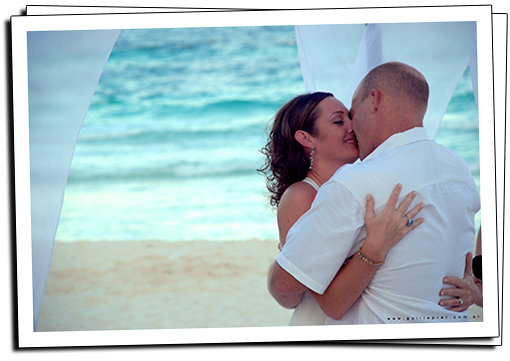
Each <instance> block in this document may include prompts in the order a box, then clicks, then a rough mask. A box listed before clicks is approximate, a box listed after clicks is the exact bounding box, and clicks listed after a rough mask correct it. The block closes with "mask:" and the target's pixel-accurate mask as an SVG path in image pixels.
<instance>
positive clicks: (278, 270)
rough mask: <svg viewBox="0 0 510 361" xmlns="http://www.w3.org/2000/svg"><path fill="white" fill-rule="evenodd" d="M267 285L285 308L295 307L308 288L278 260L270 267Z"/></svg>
mask: <svg viewBox="0 0 510 361" xmlns="http://www.w3.org/2000/svg"><path fill="white" fill-rule="evenodd" d="M267 286H268V289H269V293H271V296H273V298H274V299H275V300H276V302H278V303H279V304H280V305H281V306H283V307H285V308H295V307H296V306H297V305H298V304H299V302H301V299H302V298H303V294H304V292H305V291H306V289H307V288H306V286H304V285H303V284H302V283H300V282H299V281H298V280H296V279H295V278H294V277H293V276H292V275H291V274H290V273H288V272H287V271H285V270H284V269H283V268H282V267H281V266H280V265H279V264H278V262H276V261H275V262H274V263H273V265H272V266H271V268H270V269H269V275H268V279H267Z"/></svg>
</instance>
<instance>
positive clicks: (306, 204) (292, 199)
mask: <svg viewBox="0 0 510 361" xmlns="http://www.w3.org/2000/svg"><path fill="white" fill-rule="evenodd" d="M316 194H317V191H316V190H315V189H314V188H313V187H312V186H311V185H310V184H308V183H305V182H296V183H294V184H292V185H291V186H290V187H289V188H287V190H286V191H285V192H284V193H283V195H282V198H281V200H280V205H279V207H278V208H280V207H282V206H283V207H284V208H287V207H289V208H295V207H298V208H306V210H308V209H309V208H310V206H311V205H312V202H313V199H314V198H315V195H316Z"/></svg>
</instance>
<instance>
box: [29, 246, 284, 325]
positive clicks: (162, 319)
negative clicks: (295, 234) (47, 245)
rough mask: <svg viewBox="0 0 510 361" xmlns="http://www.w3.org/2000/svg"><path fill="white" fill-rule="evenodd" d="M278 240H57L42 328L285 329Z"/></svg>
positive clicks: (41, 322) (44, 305) (45, 299)
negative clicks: (273, 277)
mask: <svg viewBox="0 0 510 361" xmlns="http://www.w3.org/2000/svg"><path fill="white" fill-rule="evenodd" d="M277 255H278V249H277V243H276V241H258V240H253V241H245V242H207V241H193V242H163V241H132V242H124V241H122V242H120V241H119V242H115V241H109V242H106V241H104V242H72V243H63V242H55V248H54V252H53V257H52V261H51V267H50V272H49V275H48V282H47V286H46V291H45V295H44V301H43V305H42V310H41V314H40V318H39V324H38V331H71V330H73V331H86V330H135V329H138V330H141V329H168V328H205V327H241V326H249V327H255V326H285V325H287V324H288V320H289V319H290V316H291V311H289V310H285V309H283V308H282V307H280V306H279V305H278V304H277V303H276V302H275V301H274V300H273V299H272V298H271V296H270V295H269V293H268V291H267V287H266V276H267V271H268V268H269V265H270V264H271V262H272V261H274V259H275V258H276V256H277Z"/></svg>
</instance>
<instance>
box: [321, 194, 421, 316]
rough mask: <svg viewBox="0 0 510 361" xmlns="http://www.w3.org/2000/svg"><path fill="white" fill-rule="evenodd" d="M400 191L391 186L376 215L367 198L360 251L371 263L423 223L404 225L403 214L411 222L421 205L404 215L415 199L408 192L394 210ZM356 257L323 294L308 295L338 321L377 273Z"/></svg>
mask: <svg viewBox="0 0 510 361" xmlns="http://www.w3.org/2000/svg"><path fill="white" fill-rule="evenodd" d="M401 189H402V187H401V185H397V187H395V189H394V190H393V192H392V194H391V196H390V199H389V201H388V204H387V205H386V207H385V209H384V211H383V212H381V213H380V214H378V215H375V213H374V199H373V197H371V196H370V195H369V196H368V197H367V207H366V216H365V223H366V226H367V238H366V240H365V243H364V244H363V247H362V249H361V251H362V254H363V255H364V256H365V258H368V259H370V260H372V261H373V263H377V262H381V261H384V259H385V258H386V254H387V253H388V251H389V250H390V249H391V248H392V247H393V246H394V245H396V244H397V243H398V242H399V241H400V240H401V239H402V238H403V237H404V236H405V235H406V234H408V233H409V232H411V231H412V230H413V229H414V228H416V227H418V226H419V225H420V224H421V223H423V221H424V220H423V218H420V219H416V220H414V223H413V224H412V225H411V226H408V225H407V218H406V215H407V216H409V218H411V219H413V218H414V217H416V215H417V214H418V212H419V211H420V210H421V209H422V208H423V204H422V203H420V204H419V205H417V206H416V207H414V208H413V209H412V210H411V211H409V212H407V209H408V208H409V206H410V205H411V202H412V201H413V199H414V197H415V196H416V192H412V193H410V194H409V195H408V196H407V197H406V198H405V199H404V201H403V202H402V203H401V204H400V206H399V207H398V208H395V207H396V205H397V202H398V198H399V195H400V191H401ZM358 254H359V253H358ZM358 254H356V255H355V256H354V257H353V258H352V259H351V260H350V261H349V263H347V264H346V265H345V266H344V267H342V268H341V269H340V271H339V272H338V273H337V275H336V276H335V278H334V279H333V281H332V282H331V283H330V285H329V287H328V289H327V290H326V292H324V294H323V295H319V294H317V293H315V292H312V294H313V296H314V297H315V300H316V301H317V303H318V304H319V306H320V307H321V309H322V311H323V312H324V313H325V314H326V315H328V316H329V317H331V318H333V319H337V320H339V319H341V318H342V316H343V315H344V314H345V313H346V312H347V311H348V310H349V308H351V306H352V305H353V304H354V303H355V302H356V300H357V299H358V298H359V296H360V295H361V294H362V293H363V291H364V290H365V288H366V287H367V286H368V284H369V282H370V280H371V279H372V277H373V276H374V274H375V272H376V271H377V268H378V267H375V266H373V265H370V264H369V263H367V262H366V261H365V260H363V259H362V258H360V257H359V256H358Z"/></svg>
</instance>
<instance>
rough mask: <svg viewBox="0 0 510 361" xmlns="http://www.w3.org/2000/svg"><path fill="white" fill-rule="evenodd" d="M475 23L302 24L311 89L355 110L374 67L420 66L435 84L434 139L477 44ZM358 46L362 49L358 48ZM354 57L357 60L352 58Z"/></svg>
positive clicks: (299, 31) (429, 123)
mask: <svg viewBox="0 0 510 361" xmlns="http://www.w3.org/2000/svg"><path fill="white" fill-rule="evenodd" d="M473 24H474V23H473V22H456V23H409V24H407V23H402V24H366V25H299V26H296V39H297V45H298V50H299V54H300V63H301V69H302V73H303V79H304V82H305V87H306V90H307V91H317V90H322V91H330V92H332V93H333V94H334V95H335V96H336V97H337V98H339V99H340V100H341V101H342V102H344V104H345V105H346V106H347V107H350V104H351V98H352V94H353V93H354V91H355V89H356V87H357V85H358V84H359V82H360V81H361V79H363V77H364V76H365V75H366V74H367V73H368V71H370V70H371V69H372V68H373V67H375V66H377V65H378V64H381V63H383V62H388V61H401V62H404V63H407V64H409V65H411V66H413V67H415V68H417V69H418V70H419V71H420V72H421V73H422V74H423V75H424V76H425V77H426V78H427V81H428V82H429V86H430V98H429V106H428V111H427V114H426V116H425V120H424V126H425V128H426V129H427V133H428V135H429V137H430V138H431V139H433V138H435V136H436V134H437V131H438V130H439V126H440V125H441V121H442V118H443V115H444V113H445V111H446V108H447V107H448V104H449V102H450V100H451V98H452V95H453V93H454V91H455V89H456V88H457V85H458V83H459V81H460V78H461V77H462V75H463V74H464V72H465V70H466V68H467V66H468V64H469V61H470V48H472V41H471V39H472V37H473V39H474V40H473V41H474V44H476V28H475V30H474V31H473V26H474V25H473ZM353 44H354V48H353ZM355 44H359V46H358V47H357V48H356V46H355ZM354 53H356V57H355V60H352V59H354V57H353V54H354ZM474 54H475V55H476V48H475V50H474ZM471 74H472V75H473V68H471ZM475 94H476V92H475Z"/></svg>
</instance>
